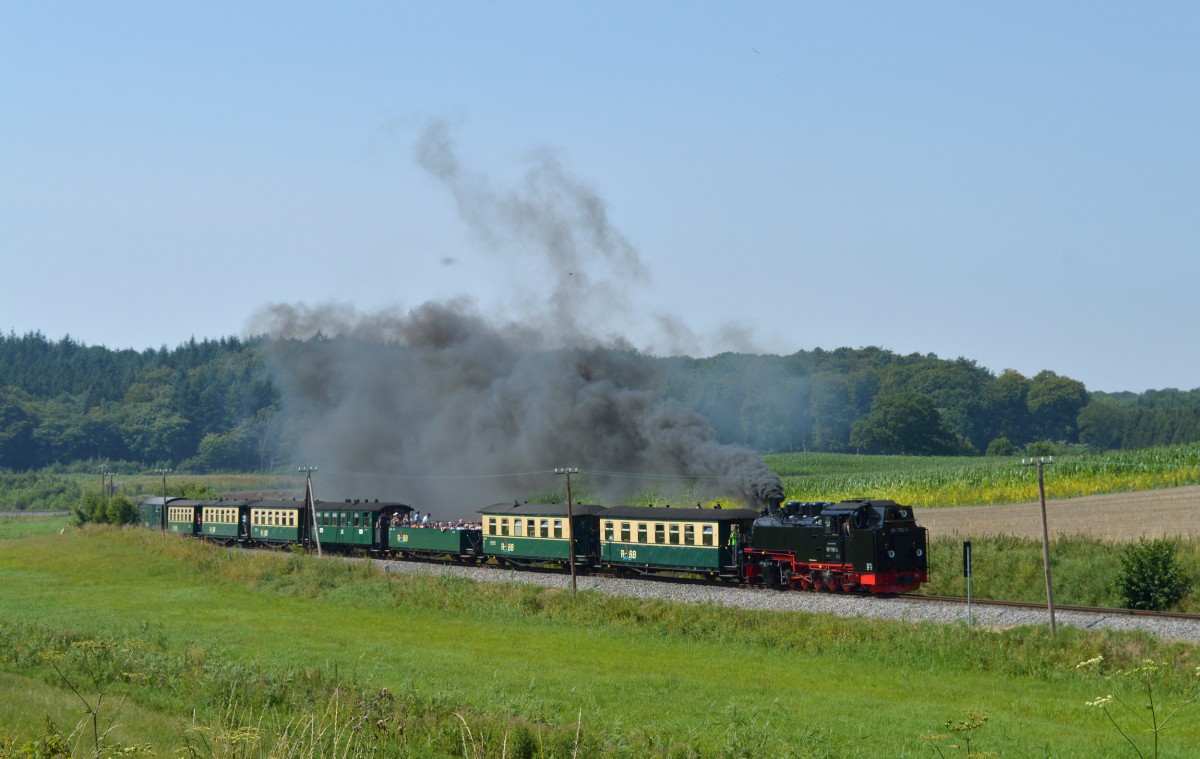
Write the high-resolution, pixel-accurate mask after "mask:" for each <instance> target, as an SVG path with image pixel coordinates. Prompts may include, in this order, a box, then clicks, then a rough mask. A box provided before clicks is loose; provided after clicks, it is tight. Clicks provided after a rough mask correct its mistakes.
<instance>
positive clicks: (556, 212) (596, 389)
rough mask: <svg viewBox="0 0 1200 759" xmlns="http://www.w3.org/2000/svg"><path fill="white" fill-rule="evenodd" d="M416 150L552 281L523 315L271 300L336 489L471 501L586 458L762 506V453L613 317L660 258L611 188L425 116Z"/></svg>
mask: <svg viewBox="0 0 1200 759" xmlns="http://www.w3.org/2000/svg"><path fill="white" fill-rule="evenodd" d="M416 159H417V163H418V165H419V166H421V167H422V168H423V169H424V170H426V171H427V172H428V173H429V174H430V175H431V176H432V177H434V178H435V179H437V180H438V181H439V182H440V183H441V184H442V185H443V186H444V187H445V188H446V189H447V190H448V191H449V192H450V193H451V195H452V196H453V198H454V199H455V202H456V204H457V206H458V209H459V212H460V215H461V217H462V219H463V220H464V222H465V223H466V224H467V225H468V226H469V227H470V229H471V230H472V231H473V232H474V233H475V234H476V235H477V237H478V238H479V239H480V240H481V241H482V243H483V247H484V248H485V249H486V250H487V251H489V252H490V253H493V254H498V255H535V256H537V258H538V262H539V263H540V265H542V266H543V267H544V268H545V269H546V271H547V272H548V273H549V274H548V280H549V281H548V283H547V282H542V283H540V285H541V286H540V287H539V289H538V291H537V292H536V293H535V292H527V291H522V292H521V293H520V295H521V297H519V298H517V299H516V302H518V303H520V304H522V306H523V307H522V309H521V310H520V312H519V313H516V314H513V315H511V316H509V317H508V318H507V319H502V318H499V317H496V316H492V317H485V316H484V315H482V314H480V313H479V312H478V309H477V308H476V307H475V305H474V304H473V303H472V302H471V301H470V300H467V299H461V300H455V301H449V302H428V303H425V304H423V305H421V306H419V307H416V308H413V309H409V310H404V311H399V310H398V311H394V312H378V313H367V314H360V313H358V312H356V311H355V310H354V309H352V308H350V307H348V306H341V305H325V306H307V305H295V304H292V305H286V304H285V305H272V306H268V307H266V308H264V309H262V310H261V311H260V312H259V313H258V314H257V315H256V317H255V319H254V320H253V321H252V323H251V325H250V329H251V331H253V332H255V333H265V334H267V335H268V336H269V337H271V338H272V340H271V341H270V342H269V351H268V357H269V358H268V360H269V361H270V362H271V364H272V369H273V375H274V376H275V377H276V381H277V382H278V384H279V386H280V389H281V392H282V395H283V399H284V406H285V411H286V412H287V413H288V414H289V416H290V418H291V420H292V427H293V428H294V429H299V430H301V440H300V446H299V448H300V452H301V455H303V456H304V457H305V459H304V463H315V464H316V465H317V466H319V467H320V468H321V470H320V472H324V474H320V473H319V477H320V482H321V487H322V489H323V490H325V491H329V492H330V496H329V497H335V495H334V494H335V493H336V496H343V495H344V496H347V497H381V498H383V497H387V498H398V499H402V500H405V501H407V502H410V503H413V504H415V505H418V506H420V507H424V508H429V509H434V510H435V513H437V514H439V515H445V516H450V515H454V516H465V515H467V514H469V513H471V512H473V511H474V510H475V509H477V508H478V507H480V506H483V505H486V504H488V503H493V502H497V501H502V500H509V499H513V498H521V497H523V496H527V495H529V494H531V493H544V492H547V491H553V490H557V489H559V488H560V487H561V484H562V480H561V477H558V478H556V477H554V476H553V475H548V474H547V472H549V471H550V470H553V469H554V468H555V467H559V466H576V467H579V468H580V469H581V470H582V471H583V474H582V476H583V477H585V478H586V480H585V485H586V487H587V489H588V491H589V492H592V493H595V494H597V495H598V496H600V497H601V498H602V499H604V500H605V501H607V502H610V503H615V502H618V501H619V500H620V499H621V498H623V497H625V496H628V495H630V494H631V493H636V492H638V491H642V490H646V489H654V490H657V491H659V492H671V490H672V489H681V490H682V489H684V488H690V490H691V492H694V493H696V495H697V497H700V498H713V497H731V498H734V499H736V500H739V501H742V502H744V503H747V504H753V505H758V504H761V503H764V502H766V501H769V500H775V499H779V498H782V496H783V489H782V486H781V484H780V481H779V479H778V477H776V476H775V475H774V474H773V473H772V472H770V471H769V470H768V469H767V468H766V466H765V465H764V464H763V462H762V460H761V458H759V457H758V456H757V455H756V454H755V453H753V452H752V451H749V450H747V449H743V448H739V447H736V446H729V445H723V444H720V443H718V442H716V441H715V440H714V439H713V436H712V432H711V430H710V429H709V427H708V425H707V424H706V423H705V422H704V420H703V419H702V418H701V417H700V416H698V415H697V414H696V413H694V412H692V411H691V410H689V409H687V408H684V407H682V406H680V405H678V404H674V403H670V402H663V401H661V400H659V399H658V398H659V396H658V393H657V389H658V382H659V380H660V378H659V377H658V376H657V374H656V372H657V370H656V362H654V361H652V360H649V359H647V358H646V357H644V356H642V355H640V354H639V353H637V352H636V351H634V350H632V349H631V347H630V345H629V344H628V343H627V341H625V340H624V339H622V338H621V337H619V336H615V335H613V334H608V335H606V334H604V330H605V328H606V327H607V328H609V329H612V325H613V323H614V322H613V319H611V318H610V317H609V316H608V315H609V314H612V313H614V312H616V313H629V311H630V309H629V308H628V304H627V303H626V298H625V296H624V293H625V292H627V291H628V288H630V287H631V286H632V285H633V284H635V283H638V282H643V281H645V279H646V271H645V267H644V266H643V265H642V262H641V260H640V258H639V257H638V254H637V251H636V250H635V249H634V247H633V246H632V245H631V244H630V243H629V242H628V241H627V240H626V239H625V237H624V236H623V235H621V234H620V232H619V231H618V230H616V229H615V228H614V227H613V225H612V224H611V223H610V221H609V219H608V214H607V211H606V208H605V205H604V203H603V202H602V201H601V200H600V198H599V197H598V196H597V195H596V193H594V192H593V191H591V190H590V189H589V188H587V187H586V186H585V185H584V184H583V183H582V182H580V181H578V180H577V179H575V178H573V177H571V176H570V175H569V174H568V173H567V172H565V171H564V170H563V169H562V167H561V166H559V164H558V163H557V161H555V160H554V159H553V158H552V157H551V156H549V155H547V154H543V155H540V156H538V157H536V159H535V160H534V162H533V165H532V168H531V169H530V171H529V172H528V173H527V174H526V175H525V177H524V179H523V181H522V183H521V184H520V186H519V187H517V188H516V189H510V190H497V189H496V188H495V187H494V186H493V183H492V182H491V181H490V180H488V179H487V178H486V177H481V176H476V175H473V174H471V173H470V172H468V171H467V170H465V169H464V168H463V167H462V166H461V165H460V162H459V160H458V157H457V155H456V153H455V150H454V148H453V144H452V142H451V140H450V135H449V132H448V130H447V129H446V128H445V127H444V125H441V124H434V125H432V126H430V127H429V128H428V129H426V130H425V132H424V133H423V135H422V137H421V139H420V140H419V141H418V144H417V150H416ZM368 474H369V475H372V476H365V475H368ZM647 477H649V478H651V479H647Z"/></svg>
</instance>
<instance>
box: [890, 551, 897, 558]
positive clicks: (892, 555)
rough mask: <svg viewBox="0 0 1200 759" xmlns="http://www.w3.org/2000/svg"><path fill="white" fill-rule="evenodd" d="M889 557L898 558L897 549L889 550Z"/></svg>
mask: <svg viewBox="0 0 1200 759" xmlns="http://www.w3.org/2000/svg"><path fill="white" fill-rule="evenodd" d="M888 558H889V559H894V558H896V552H895V551H892V550H888Z"/></svg>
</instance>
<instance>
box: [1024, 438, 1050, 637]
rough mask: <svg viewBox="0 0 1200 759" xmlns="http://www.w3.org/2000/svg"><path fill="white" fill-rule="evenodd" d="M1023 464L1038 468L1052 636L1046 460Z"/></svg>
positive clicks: (1043, 555) (1039, 459)
mask: <svg viewBox="0 0 1200 759" xmlns="http://www.w3.org/2000/svg"><path fill="white" fill-rule="evenodd" d="M1021 463H1022V464H1024V465H1025V466H1036V467H1037V474H1038V497H1039V498H1040V500H1041V503H1042V563H1043V564H1045V565H1046V605H1047V606H1048V607H1049V608H1050V634H1051V635H1054V634H1055V633H1056V632H1057V626H1056V625H1055V624H1054V588H1053V584H1052V583H1051V582H1050V528H1049V527H1048V526H1047V524H1046V478H1045V474H1044V472H1043V467H1044V465H1045V463H1046V460H1045V459H1044V458H1041V457H1039V458H1038V460H1037V461H1034V460H1033V459H1030V460H1029V461H1028V462H1026V461H1025V459H1021ZM1050 463H1051V464H1053V463H1054V457H1053V456H1051V457H1050Z"/></svg>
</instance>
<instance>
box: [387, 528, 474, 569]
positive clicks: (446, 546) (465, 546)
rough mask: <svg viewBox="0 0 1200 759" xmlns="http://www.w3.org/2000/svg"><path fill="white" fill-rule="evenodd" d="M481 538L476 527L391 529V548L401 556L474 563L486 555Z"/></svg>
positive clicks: (389, 541) (389, 539)
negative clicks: (449, 559)
mask: <svg viewBox="0 0 1200 759" xmlns="http://www.w3.org/2000/svg"><path fill="white" fill-rule="evenodd" d="M481 541H482V533H481V531H480V530H479V529H474V528H461V527H456V526H455V527H446V528H437V527H389V528H388V548H390V549H391V550H392V551H395V552H396V553H397V554H398V555H399V556H400V557H401V558H406V557H409V556H413V557H419V558H426V559H433V558H451V559H459V560H463V561H471V562H474V561H478V560H479V559H481V558H483V551H482V546H481Z"/></svg>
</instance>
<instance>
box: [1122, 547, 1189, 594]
mask: <svg viewBox="0 0 1200 759" xmlns="http://www.w3.org/2000/svg"><path fill="white" fill-rule="evenodd" d="M1178 550H1179V544H1178V543H1177V542H1176V541H1174V540H1146V539H1144V538H1143V539H1142V540H1139V541H1138V542H1136V543H1130V544H1129V545H1127V546H1126V547H1125V550H1124V551H1123V553H1122V554H1121V568H1120V570H1119V571H1118V572H1117V592H1118V595H1119V596H1120V597H1121V598H1122V599H1123V600H1124V602H1125V608H1126V609H1148V610H1152V611H1165V610H1166V609H1168V608H1170V607H1172V606H1174V605H1176V604H1178V603H1179V602H1180V601H1181V600H1183V597H1184V595H1186V594H1187V590H1188V584H1189V578H1188V576H1187V573H1186V572H1184V569H1183V566H1182V565H1181V564H1180V563H1179V558H1178V556H1177V554H1178Z"/></svg>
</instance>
